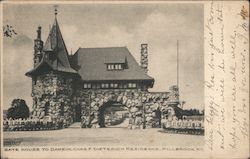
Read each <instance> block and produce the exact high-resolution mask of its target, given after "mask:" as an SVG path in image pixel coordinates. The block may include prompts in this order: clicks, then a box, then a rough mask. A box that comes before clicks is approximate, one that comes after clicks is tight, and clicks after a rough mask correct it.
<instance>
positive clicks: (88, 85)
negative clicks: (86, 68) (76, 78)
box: [83, 83, 91, 89]
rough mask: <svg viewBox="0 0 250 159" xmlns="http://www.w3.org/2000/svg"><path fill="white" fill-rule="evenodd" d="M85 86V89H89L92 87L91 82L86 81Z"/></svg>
mask: <svg viewBox="0 0 250 159" xmlns="http://www.w3.org/2000/svg"><path fill="white" fill-rule="evenodd" d="M83 88H84V89H89V88H91V83H84V84H83Z"/></svg>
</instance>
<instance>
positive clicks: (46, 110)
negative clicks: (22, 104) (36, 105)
mask: <svg viewBox="0 0 250 159" xmlns="http://www.w3.org/2000/svg"><path fill="white" fill-rule="evenodd" d="M49 105H50V103H49V102H46V103H45V109H44V115H45V116H47V115H49Z"/></svg>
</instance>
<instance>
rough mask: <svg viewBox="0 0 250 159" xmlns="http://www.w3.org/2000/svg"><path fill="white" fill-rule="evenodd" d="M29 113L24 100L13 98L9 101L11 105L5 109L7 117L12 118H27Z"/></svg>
mask: <svg viewBox="0 0 250 159" xmlns="http://www.w3.org/2000/svg"><path fill="white" fill-rule="evenodd" d="M29 115H30V111H29V107H28V106H27V104H26V102H25V100H23V99H14V100H13V101H12V103H11V107H10V108H9V109H8V111H7V118H8V119H9V118H12V119H19V118H22V119H27V118H28V117H29Z"/></svg>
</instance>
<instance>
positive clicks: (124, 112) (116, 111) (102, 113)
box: [98, 101, 129, 128]
mask: <svg viewBox="0 0 250 159" xmlns="http://www.w3.org/2000/svg"><path fill="white" fill-rule="evenodd" d="M98 114H99V115H98V124H99V126H100V127H101V128H107V127H112V128H127V127H128V125H129V111H128V108H127V107H126V106H125V105H123V104H122V103H120V102H114V101H109V102H107V103H105V104H103V105H102V106H101V107H100V108H99V113H98Z"/></svg>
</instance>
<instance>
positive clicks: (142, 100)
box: [73, 89, 170, 129]
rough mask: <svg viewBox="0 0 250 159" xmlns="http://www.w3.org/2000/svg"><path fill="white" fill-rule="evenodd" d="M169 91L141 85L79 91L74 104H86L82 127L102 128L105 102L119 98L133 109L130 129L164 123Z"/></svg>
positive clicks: (130, 117) (83, 111) (130, 113)
mask: <svg viewBox="0 0 250 159" xmlns="http://www.w3.org/2000/svg"><path fill="white" fill-rule="evenodd" d="M169 94H170V93H169V92H161V93H155V92H154V93H151V92H148V91H141V90H137V89H114V90H110V89H107V90H104V89H96V90H93V89H92V90H86V89H79V90H78V91H77V92H76V96H75V98H74V102H73V104H74V105H76V104H78V105H81V106H82V127H83V128H99V127H100V125H99V122H100V121H99V120H100V119H99V115H100V114H99V113H100V110H101V109H102V107H103V106H104V105H105V103H108V102H118V103H121V104H123V105H125V107H126V109H127V110H128V112H129V121H130V122H129V125H128V128H130V129H139V128H140V129H141V128H153V127H161V119H162V118H165V116H164V115H165V114H164V111H166V110H167V107H168V104H169V103H168V102H169Z"/></svg>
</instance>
